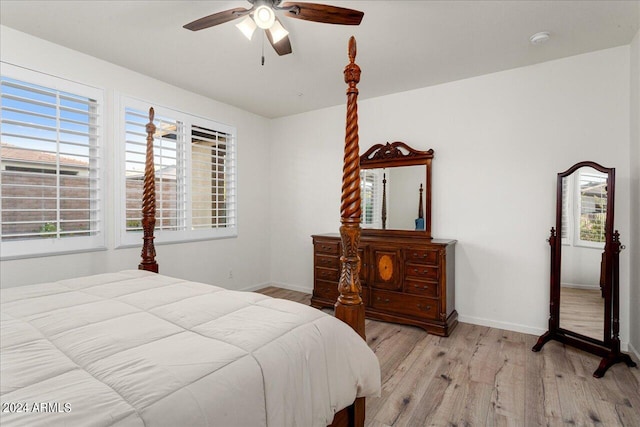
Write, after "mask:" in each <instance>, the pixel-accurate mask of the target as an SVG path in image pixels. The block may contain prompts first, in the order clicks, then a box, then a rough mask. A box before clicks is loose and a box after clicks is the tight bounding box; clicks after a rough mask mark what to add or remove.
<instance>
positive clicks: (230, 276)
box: [229, 270, 233, 279]
mask: <svg viewBox="0 0 640 427" xmlns="http://www.w3.org/2000/svg"><path fill="white" fill-rule="evenodd" d="M229 279H233V270H229Z"/></svg>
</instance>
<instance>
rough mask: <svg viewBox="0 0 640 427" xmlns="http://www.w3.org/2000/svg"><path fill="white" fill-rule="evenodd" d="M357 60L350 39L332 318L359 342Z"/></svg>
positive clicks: (361, 330) (361, 313) (361, 315)
mask: <svg viewBox="0 0 640 427" xmlns="http://www.w3.org/2000/svg"><path fill="white" fill-rule="evenodd" d="M355 58H356V40H355V38H354V37H353V36H352V37H351V38H350V39H349V64H348V65H347V66H346V67H345V69H344V81H345V83H347V84H348V85H349V87H348V88H347V126H346V136H345V146H344V166H343V169H342V198H341V205H340V214H341V223H342V226H341V227H340V235H341V236H342V256H341V258H340V265H341V268H340V281H339V283H338V291H339V292H340V296H338V301H337V302H336V304H335V316H336V317H337V318H339V319H341V320H343V321H344V322H346V323H347V324H348V325H350V326H351V327H352V328H353V329H355V331H356V332H358V334H360V336H362V338H363V339H364V338H365V334H364V304H363V302H362V298H361V296H360V293H361V292H362V287H361V285H360V257H359V256H358V245H359V244H360V216H361V206H360V148H359V147H358V104H357V100H358V89H357V87H356V84H357V83H358V82H359V81H360V67H358V65H357V64H356V63H355V62H354V61H355Z"/></svg>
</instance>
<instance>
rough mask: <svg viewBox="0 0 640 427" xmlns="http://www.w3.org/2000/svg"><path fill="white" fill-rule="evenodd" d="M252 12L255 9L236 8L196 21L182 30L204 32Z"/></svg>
mask: <svg viewBox="0 0 640 427" xmlns="http://www.w3.org/2000/svg"><path fill="white" fill-rule="evenodd" d="M251 10H253V8H252V9H245V8H244V7H236V8H235V9H229V10H225V11H224V12H218V13H214V14H213V15H209V16H205V17H204V18H200V19H196V20H195V21H193V22H189V23H188V24H187V25H184V26H183V27H182V28H186V29H187V30H191V31H198V30H204V29H205V28H209V27H213V26H215V25H220V24H224V23H225V22H229V21H233V20H234V19H238V18H240V17H242V16H244V15H246V14H247V13H249V12H251Z"/></svg>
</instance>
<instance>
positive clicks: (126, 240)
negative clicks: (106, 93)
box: [114, 94, 238, 248]
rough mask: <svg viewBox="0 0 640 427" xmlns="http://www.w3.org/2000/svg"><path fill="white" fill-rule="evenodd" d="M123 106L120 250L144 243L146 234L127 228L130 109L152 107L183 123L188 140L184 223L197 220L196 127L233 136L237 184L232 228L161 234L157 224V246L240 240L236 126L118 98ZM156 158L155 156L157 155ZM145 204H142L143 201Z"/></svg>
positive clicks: (119, 113) (119, 167) (119, 147)
mask: <svg viewBox="0 0 640 427" xmlns="http://www.w3.org/2000/svg"><path fill="white" fill-rule="evenodd" d="M117 98H118V99H119V103H118V104H119V105H118V107H117V114H116V117H117V122H118V126H117V129H118V131H117V132H118V137H117V138H116V141H117V147H116V148H115V152H116V156H117V159H116V164H117V166H116V168H115V171H116V173H117V174H118V176H119V179H118V182H117V183H116V184H115V185H116V187H117V191H116V204H115V205H116V209H115V221H114V223H115V227H114V228H115V232H116V248H127V247H135V246H140V244H141V242H142V237H143V233H142V230H139V231H131V230H129V231H127V229H126V228H127V227H126V220H127V214H126V197H127V196H126V193H127V191H126V190H127V187H126V185H127V183H126V181H127V180H126V173H125V171H126V140H127V136H126V134H127V130H126V114H127V109H134V110H137V111H139V112H148V111H149V107H150V106H153V108H154V111H155V116H156V118H158V117H167V118H171V119H175V120H177V121H180V122H181V123H182V125H183V127H184V128H185V131H184V135H185V136H186V138H188V140H187V142H186V143H185V144H184V145H185V152H184V156H185V157H186V160H185V163H186V172H185V175H184V176H183V179H184V180H185V182H186V183H187V184H186V186H185V187H186V191H185V193H184V194H183V197H184V199H183V202H184V203H186V205H187V208H186V212H187V214H186V215H185V217H184V218H182V220H186V221H191V220H192V219H193V213H192V202H193V200H192V195H193V191H192V181H191V179H192V165H191V162H192V160H193V159H192V156H191V137H192V126H198V127H204V128H208V129H215V130H216V131H219V132H222V133H227V134H229V135H231V138H230V139H231V143H230V144H229V145H230V146H231V149H230V150H229V154H230V155H231V162H232V166H231V169H232V170H231V172H230V175H231V180H232V182H233V191H232V194H231V195H230V198H231V202H230V204H231V210H233V211H234V214H233V219H234V224H233V225H232V226H228V227H219V228H197V229H194V228H193V227H192V228H191V229H184V230H161V229H158V224H157V223H156V229H155V230H154V236H155V239H154V243H155V244H160V245H162V244H172V243H185V242H192V241H202V240H216V239H224V238H235V237H237V236H238V177H237V169H238V165H237V160H238V159H237V130H236V128H235V127H234V126H230V125H226V124H223V123H220V122H216V121H214V120H211V119H207V118H204V117H201V116H197V115H195V114H190V113H185V112H182V111H179V110H177V109H175V108H171V107H165V106H162V105H158V104H157V103H154V102H149V101H144V100H140V99H138V98H134V97H131V96H127V95H122V94H118V95H117ZM154 154H155V153H154ZM140 203H142V200H141V201H140Z"/></svg>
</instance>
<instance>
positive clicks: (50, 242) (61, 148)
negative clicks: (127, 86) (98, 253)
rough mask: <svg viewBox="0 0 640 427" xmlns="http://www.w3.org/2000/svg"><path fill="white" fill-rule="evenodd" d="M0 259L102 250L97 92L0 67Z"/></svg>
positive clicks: (30, 72) (99, 115) (30, 73)
mask: <svg viewBox="0 0 640 427" xmlns="http://www.w3.org/2000/svg"><path fill="white" fill-rule="evenodd" d="M0 79H1V81H0V88H1V89H0V99H1V103H2V106H1V111H2V119H1V123H2V126H1V129H0V137H1V145H0V206H1V210H2V221H1V226H0V234H1V238H2V258H3V259H5V258H16V257H25V256H36V255H46V254H53V253H61V252H73V251H85V250H89V249H96V248H101V247H104V244H105V240H104V230H103V227H104V218H103V207H102V187H103V186H102V176H101V162H102V148H101V144H100V141H101V129H102V126H101V120H102V118H101V117H102V114H101V109H102V96H103V95H102V91H101V90H99V89H95V88H91V87H88V86H84V85H81V84H78V83H74V82H69V81H66V80H62V79H59V78H56V77H52V76H48V75H44V74H40V73H36V72H33V71H28V70H23V69H20V68H18V67H13V66H10V65H8V64H3V75H2V76H1V77H0Z"/></svg>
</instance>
